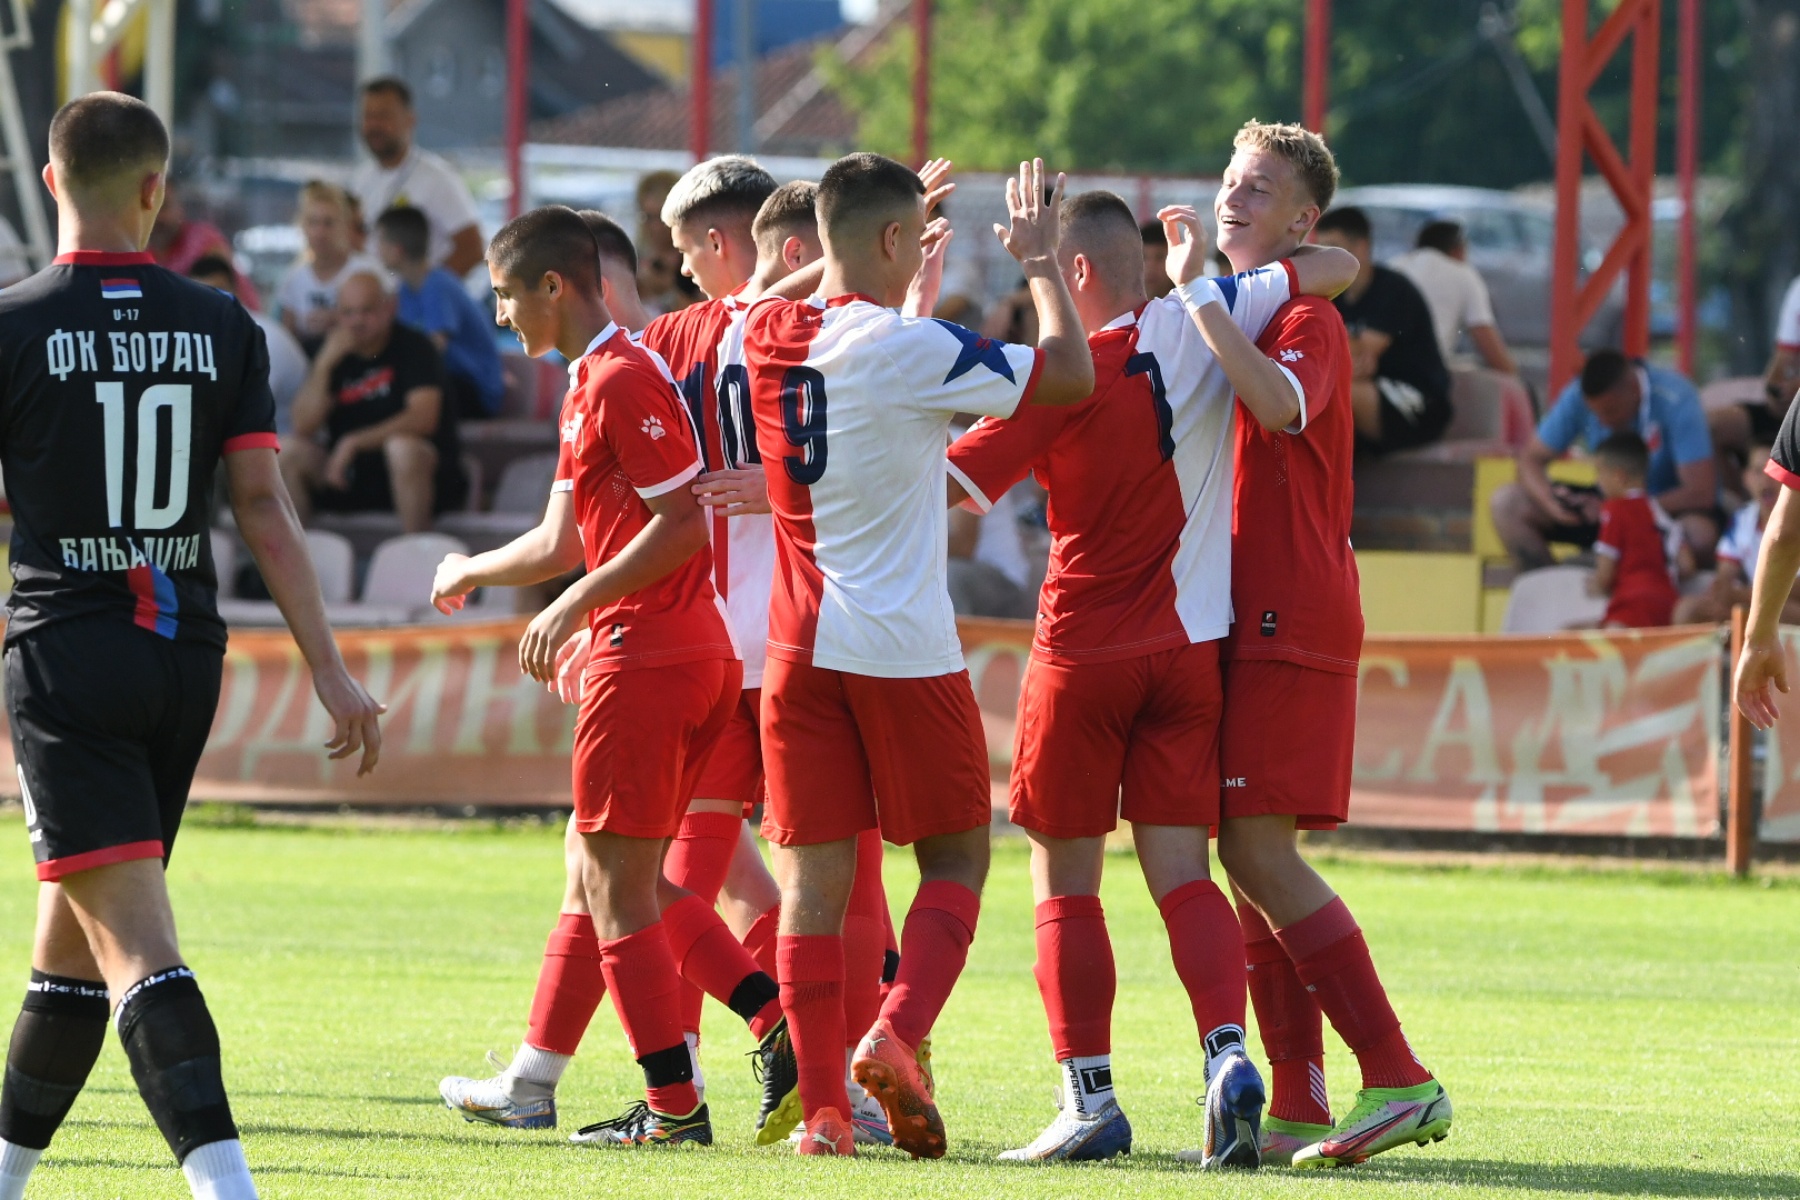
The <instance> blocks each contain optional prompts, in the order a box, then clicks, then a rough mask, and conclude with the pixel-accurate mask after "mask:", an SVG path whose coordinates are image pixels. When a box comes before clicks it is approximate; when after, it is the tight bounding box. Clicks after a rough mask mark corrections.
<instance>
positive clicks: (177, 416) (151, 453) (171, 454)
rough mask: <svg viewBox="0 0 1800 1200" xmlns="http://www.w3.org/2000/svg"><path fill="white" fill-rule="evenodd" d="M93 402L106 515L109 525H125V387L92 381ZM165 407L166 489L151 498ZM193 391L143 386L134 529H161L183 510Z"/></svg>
mask: <svg viewBox="0 0 1800 1200" xmlns="http://www.w3.org/2000/svg"><path fill="white" fill-rule="evenodd" d="M94 393H95V400H96V402H98V404H99V405H100V412H101V416H102V419H103V421H104V423H105V436H106V519H107V522H108V524H110V525H111V526H112V527H113V528H114V529H118V528H119V527H120V526H122V525H123V524H124V523H125V520H124V514H125V385H124V384H122V383H96V384H95V385H94ZM165 408H166V409H168V410H169V444H168V449H167V459H168V466H167V469H166V471H167V476H166V477H167V479H168V481H169V492H168V496H167V498H166V499H165V500H164V501H163V503H161V504H158V503H157V502H156V479H157V474H158V470H157V469H158V467H159V466H160V465H161V460H162V459H163V458H164V450H163V445H162V420H161V417H162V412H161V410H163V409H165ZM193 427H194V389H193V386H192V385H191V384H186V383H158V384H152V385H151V386H150V387H147V388H145V389H144V393H143V395H141V396H139V397H138V406H137V494H136V496H135V497H134V501H135V503H134V504H133V507H132V515H133V517H134V518H135V519H134V521H133V522H132V528H134V529H167V528H169V527H170V526H171V525H173V524H175V523H176V522H177V521H179V520H181V518H182V516H183V515H184V514H185V513H186V512H187V506H188V458H189V450H190V448H191V444H192V441H193Z"/></svg>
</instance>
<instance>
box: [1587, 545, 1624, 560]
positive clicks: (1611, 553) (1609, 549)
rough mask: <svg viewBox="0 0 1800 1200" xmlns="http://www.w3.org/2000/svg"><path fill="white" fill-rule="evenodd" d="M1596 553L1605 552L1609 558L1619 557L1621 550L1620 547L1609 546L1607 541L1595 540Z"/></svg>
mask: <svg viewBox="0 0 1800 1200" xmlns="http://www.w3.org/2000/svg"><path fill="white" fill-rule="evenodd" d="M1594 553H1595V554H1604V555H1606V557H1608V558H1617V557H1619V555H1620V553H1621V551H1620V550H1619V548H1618V547H1617V546H1609V545H1607V544H1606V543H1605V542H1595V543H1594Z"/></svg>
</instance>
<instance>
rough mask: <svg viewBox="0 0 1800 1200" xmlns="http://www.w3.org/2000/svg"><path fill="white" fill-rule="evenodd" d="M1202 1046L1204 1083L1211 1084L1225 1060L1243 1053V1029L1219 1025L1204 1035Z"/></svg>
mask: <svg viewBox="0 0 1800 1200" xmlns="http://www.w3.org/2000/svg"><path fill="white" fill-rule="evenodd" d="M1203 1044H1204V1045H1205V1046H1206V1081H1207V1082H1208V1083H1211V1082H1212V1080H1213V1076H1215V1075H1217V1074H1218V1073H1219V1068H1220V1067H1222V1066H1224V1065H1225V1060H1226V1059H1227V1058H1229V1057H1230V1056H1232V1055H1233V1054H1242V1053H1244V1027H1243V1026H1242V1025H1221V1026H1219V1027H1218V1028H1217V1029H1215V1030H1213V1031H1212V1032H1211V1033H1209V1034H1207V1035H1206V1038H1205V1040H1204V1043H1203Z"/></svg>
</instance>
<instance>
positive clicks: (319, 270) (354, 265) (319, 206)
mask: <svg viewBox="0 0 1800 1200" xmlns="http://www.w3.org/2000/svg"><path fill="white" fill-rule="evenodd" d="M352 204H353V201H352V200H351V198H350V193H348V192H346V191H345V190H344V189H343V188H341V187H339V186H338V185H337V184H335V183H326V182H325V181H324V180H322V179H314V180H310V181H308V182H307V183H306V184H305V185H304V186H303V187H301V189H300V213H299V220H300V232H301V234H302V236H304V237H305V238H306V253H305V254H303V255H302V256H301V258H300V261H299V262H297V263H295V264H294V265H293V266H292V267H291V268H289V269H288V273H287V274H286V275H285V276H283V277H282V280H281V286H280V287H278V288H277V289H276V291H275V308H276V311H277V312H278V313H279V314H280V316H281V323H282V324H283V325H285V326H287V328H288V332H290V333H292V334H293V335H294V336H295V337H296V338H298V339H300V345H301V346H302V348H304V349H305V350H306V352H307V354H308V355H312V354H315V353H317V352H318V349H319V344H320V343H321V342H323V341H324V340H325V335H326V334H327V333H330V332H331V323H332V322H333V321H334V320H336V318H337V292H338V284H340V283H342V282H343V281H344V280H345V279H347V278H349V276H350V273H351V272H352V271H372V270H375V269H376V268H377V267H378V266H379V264H378V263H376V261H375V260H374V259H373V258H370V257H369V256H368V255H366V254H358V253H357V252H356V251H355V250H353V249H351V223H352V213H353V209H352Z"/></svg>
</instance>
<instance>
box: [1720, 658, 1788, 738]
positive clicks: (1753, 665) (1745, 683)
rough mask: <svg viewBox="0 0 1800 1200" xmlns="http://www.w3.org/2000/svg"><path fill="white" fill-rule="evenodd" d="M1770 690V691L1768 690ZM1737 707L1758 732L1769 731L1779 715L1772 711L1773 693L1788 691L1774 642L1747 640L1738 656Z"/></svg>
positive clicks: (1783, 662) (1784, 668) (1783, 664)
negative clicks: (1761, 730)
mask: <svg viewBox="0 0 1800 1200" xmlns="http://www.w3.org/2000/svg"><path fill="white" fill-rule="evenodd" d="M1771 689H1772V690H1771ZM1733 690H1734V691H1736V693H1737V706H1738V707H1739V708H1740V709H1742V710H1743V713H1744V715H1745V716H1746V717H1749V718H1750V723H1751V724H1752V725H1754V726H1756V727H1757V728H1758V729H1771V728H1773V727H1774V725H1775V722H1776V721H1777V720H1778V719H1779V718H1780V716H1781V714H1780V713H1779V712H1777V711H1776V709H1775V696H1774V693H1775V692H1781V693H1783V694H1784V695H1785V694H1786V692H1787V690H1788V682H1787V660H1786V656H1784V655H1783V654H1782V652H1781V642H1780V641H1779V640H1778V639H1776V638H1767V639H1764V638H1754V637H1753V638H1748V639H1746V640H1745V642H1744V652H1743V653H1742V654H1741V655H1739V656H1738V661H1737V681H1736V686H1735V688H1734V689H1733Z"/></svg>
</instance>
